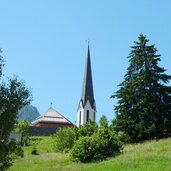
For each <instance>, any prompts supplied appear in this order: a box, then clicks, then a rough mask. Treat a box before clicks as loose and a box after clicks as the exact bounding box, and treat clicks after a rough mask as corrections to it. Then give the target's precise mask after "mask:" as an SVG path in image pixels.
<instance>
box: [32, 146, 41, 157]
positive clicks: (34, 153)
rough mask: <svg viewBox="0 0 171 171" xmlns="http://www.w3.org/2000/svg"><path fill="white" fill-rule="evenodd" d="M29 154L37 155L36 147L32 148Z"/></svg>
mask: <svg viewBox="0 0 171 171" xmlns="http://www.w3.org/2000/svg"><path fill="white" fill-rule="evenodd" d="M31 154H33V155H38V154H39V153H38V151H37V148H36V147H33V149H32V151H31Z"/></svg>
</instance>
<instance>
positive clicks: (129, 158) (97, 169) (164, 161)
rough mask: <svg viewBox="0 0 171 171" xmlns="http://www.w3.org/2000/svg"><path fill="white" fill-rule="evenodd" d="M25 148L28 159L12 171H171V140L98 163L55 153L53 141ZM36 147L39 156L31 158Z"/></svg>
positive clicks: (41, 140)
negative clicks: (72, 159) (71, 159)
mask: <svg viewBox="0 0 171 171" xmlns="http://www.w3.org/2000/svg"><path fill="white" fill-rule="evenodd" d="M33 142H34V143H33V144H32V146H30V147H26V148H25V149H24V151H25V157H24V158H21V159H17V160H16V161H15V162H14V165H13V167H11V169H10V171H23V170H24V171H47V170H50V171H58V170H60V171H84V170H85V171H103V170H104V171H114V170H116V171H120V170H125V171H134V170H136V171H142V170H143V171H147V170H148V171H153V170H154V171H171V138H170V139H165V140H160V141H148V142H145V143H143V144H135V145H127V146H125V147H124V152H123V153H122V154H120V155H119V156H117V157H115V158H110V159H108V160H107V161H103V162H98V163H89V164H82V163H73V162H71V161H70V160H69V156H68V155H66V154H61V153H55V152H53V151H54V150H53V139H52V138H51V137H41V138H40V137H39V138H38V139H37V140H35V141H33ZM33 146H36V148H37V150H38V153H40V154H39V155H37V156H34V155H31V151H32V149H33Z"/></svg>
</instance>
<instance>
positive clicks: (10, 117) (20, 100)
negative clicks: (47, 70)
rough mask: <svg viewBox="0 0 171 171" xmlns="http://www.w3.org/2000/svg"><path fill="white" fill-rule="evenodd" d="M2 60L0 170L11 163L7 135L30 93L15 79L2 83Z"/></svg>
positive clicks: (1, 64)
mask: <svg viewBox="0 0 171 171" xmlns="http://www.w3.org/2000/svg"><path fill="white" fill-rule="evenodd" d="M3 65H4V63H3V58H2V56H0V79H1V80H0V81H1V82H0V170H2V171H3V170H6V169H8V168H9V166H10V165H11V163H12V159H11V157H10V154H11V153H12V152H13V151H14V150H15V142H13V141H11V142H9V135H10V133H11V131H12V130H13V129H14V125H15V123H16V121H17V114H18V110H19V109H21V108H22V107H23V106H24V105H26V104H28V103H29V101H30V92H29V90H28V89H27V88H26V87H25V85H24V83H23V82H21V81H19V80H18V79H17V78H16V77H15V78H11V79H9V81H8V82H7V83H5V82H3V81H2V78H1V76H2V67H3Z"/></svg>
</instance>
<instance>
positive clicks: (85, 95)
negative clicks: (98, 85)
mask: <svg viewBox="0 0 171 171" xmlns="http://www.w3.org/2000/svg"><path fill="white" fill-rule="evenodd" d="M87 100H89V102H90V105H91V107H92V108H94V109H95V100H94V93H93V81H92V72H91V61H90V49H89V45H88V52H87V60H86V65H85V71H84V79H83V85H82V94H81V102H82V104H83V106H85V105H86V102H87Z"/></svg>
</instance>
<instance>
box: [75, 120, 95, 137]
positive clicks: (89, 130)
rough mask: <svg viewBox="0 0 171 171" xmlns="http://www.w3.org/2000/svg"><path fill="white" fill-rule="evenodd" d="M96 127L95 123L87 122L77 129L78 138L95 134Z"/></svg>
mask: <svg viewBox="0 0 171 171" xmlns="http://www.w3.org/2000/svg"><path fill="white" fill-rule="evenodd" d="M97 129H98V126H97V124H96V122H93V121H88V122H86V123H85V124H84V125H81V126H80V127H79V128H78V137H85V136H91V135H93V134H94V132H97Z"/></svg>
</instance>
